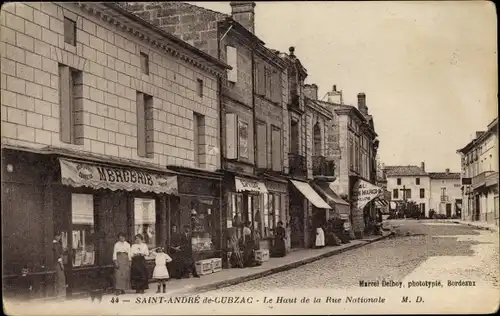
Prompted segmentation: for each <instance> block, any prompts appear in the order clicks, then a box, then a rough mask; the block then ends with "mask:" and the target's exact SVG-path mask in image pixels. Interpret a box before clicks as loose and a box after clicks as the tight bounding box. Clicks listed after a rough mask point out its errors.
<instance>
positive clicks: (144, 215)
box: [134, 198, 157, 260]
mask: <svg viewBox="0 0 500 316" xmlns="http://www.w3.org/2000/svg"><path fill="white" fill-rule="evenodd" d="M137 234H141V235H142V236H143V237H144V242H145V243H146V245H148V248H149V250H150V255H149V256H148V257H146V259H148V260H149V259H153V258H154V250H155V249H156V247H157V244H156V201H155V200H154V199H143V198H135V199H134V235H137Z"/></svg>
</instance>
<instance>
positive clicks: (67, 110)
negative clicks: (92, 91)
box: [59, 65, 73, 143]
mask: <svg viewBox="0 0 500 316" xmlns="http://www.w3.org/2000/svg"><path fill="white" fill-rule="evenodd" d="M71 90H72V89H71V70H70V69H69V67H67V66H63V65H60V66H59V109H60V110H59V111H60V114H59V115H60V136H61V141H62V142H65V143H71V142H72V137H71V130H72V121H73V120H72V118H73V111H72V108H71V101H72V100H71V99H72V95H71Z"/></svg>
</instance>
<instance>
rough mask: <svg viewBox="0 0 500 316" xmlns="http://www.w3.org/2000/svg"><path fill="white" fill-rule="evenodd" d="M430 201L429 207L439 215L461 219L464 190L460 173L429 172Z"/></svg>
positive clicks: (447, 171)
mask: <svg viewBox="0 0 500 316" xmlns="http://www.w3.org/2000/svg"><path fill="white" fill-rule="evenodd" d="M429 177H430V180H431V181H430V183H431V186H430V200H429V205H430V206H429V207H430V208H431V209H433V210H434V211H436V213H437V214H444V215H446V217H447V218H450V217H459V216H461V213H462V190H461V185H460V173H459V172H450V169H446V171H445V172H429Z"/></svg>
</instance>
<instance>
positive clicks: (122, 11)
mask: <svg viewBox="0 0 500 316" xmlns="http://www.w3.org/2000/svg"><path fill="white" fill-rule="evenodd" d="M99 4H101V5H104V6H106V7H107V8H109V9H112V10H114V11H116V12H118V13H120V14H121V15H123V16H124V17H125V18H127V19H130V20H132V21H134V22H137V23H139V24H141V25H142V26H144V27H146V28H149V29H151V30H153V31H155V32H156V33H158V34H159V35H161V36H163V37H165V38H166V39H168V40H170V41H172V42H174V43H175V44H177V45H179V46H180V47H182V48H185V49H187V50H189V51H190V52H192V53H194V54H196V55H198V56H200V57H202V58H203V59H205V60H207V61H208V62H210V63H212V64H213V65H215V66H218V67H220V68H224V69H232V67H231V66H229V65H228V64H226V63H224V62H221V61H220V60H219V59H217V58H215V57H212V56H211V55H209V54H207V53H205V52H204V51H202V50H200V49H198V48H196V47H194V46H192V45H190V44H188V43H187V42H185V41H183V40H181V39H180V38H178V37H176V36H174V35H172V34H170V33H168V32H166V31H164V30H162V29H161V28H159V27H157V26H155V25H153V24H151V23H149V22H148V21H146V20H144V19H143V18H141V17H139V16H137V15H135V14H133V13H131V12H130V11H128V10H126V9H124V8H122V7H121V6H120V5H119V4H118V3H116V2H100V3H99Z"/></svg>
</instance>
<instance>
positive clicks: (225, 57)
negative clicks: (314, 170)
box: [125, 1, 288, 249]
mask: <svg viewBox="0 0 500 316" xmlns="http://www.w3.org/2000/svg"><path fill="white" fill-rule="evenodd" d="M230 5H231V15H226V14H222V13H219V12H214V11H211V10H208V9H204V8H200V7H197V6H194V5H191V4H188V3H185V2H163V3H161V4H159V3H149V2H129V3H127V4H126V5H125V7H126V8H127V10H129V11H131V12H133V13H134V14H136V15H138V16H140V17H142V18H144V19H147V20H149V21H150V22H151V23H153V24H155V25H158V26H159V27H161V28H162V29H163V30H165V31H168V32H171V33H172V34H174V35H176V36H178V37H179V38H181V39H183V40H185V41H187V42H189V43H192V44H193V45H194V46H196V47H198V48H200V49H201V50H203V51H205V52H207V53H208V54H210V55H211V56H213V57H216V58H218V59H220V60H221V61H223V62H226V63H227V64H228V65H230V66H231V67H232V68H233V69H232V70H229V71H228V76H227V80H226V81H224V82H222V87H221V91H222V96H221V97H222V107H221V111H222V112H221V127H222V130H221V141H222V144H223V146H222V147H221V152H222V157H223V158H222V169H223V170H224V172H225V174H226V176H225V189H224V191H225V193H224V200H225V201H226V205H225V210H226V217H227V218H226V219H227V223H230V224H229V225H228V226H227V227H226V229H227V236H226V237H227V240H228V247H230V242H231V240H232V239H231V236H233V235H236V236H240V235H241V227H242V224H243V222H247V221H250V222H251V223H252V226H253V227H254V228H257V229H256V231H257V232H258V233H259V234H260V237H261V248H265V249H267V248H269V247H270V240H271V236H272V235H273V229H274V227H275V226H276V223H277V222H278V221H280V220H281V221H283V222H284V224H285V225H284V226H285V227H286V223H287V221H288V215H287V214H288V207H287V206H288V203H287V201H288V189H287V178H286V176H285V175H286V174H287V172H288V168H287V167H288V159H286V158H287V155H288V153H287V138H286V137H287V135H288V124H287V123H288V121H287V120H286V119H285V117H287V114H286V113H287V107H286V104H287V103H286V98H287V95H288V90H287V88H288V86H287V85H286V84H285V83H286V80H287V73H286V67H285V63H284V62H283V60H282V59H281V58H280V57H279V55H278V54H277V53H276V52H275V51H273V50H270V49H268V48H266V46H265V44H264V43H263V42H262V41H261V40H260V39H259V38H258V37H257V36H256V35H255V25H254V23H255V12H254V7H255V3H254V2H251V1H238V2H236V1H235V2H231V3H230ZM235 227H236V228H235Z"/></svg>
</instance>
